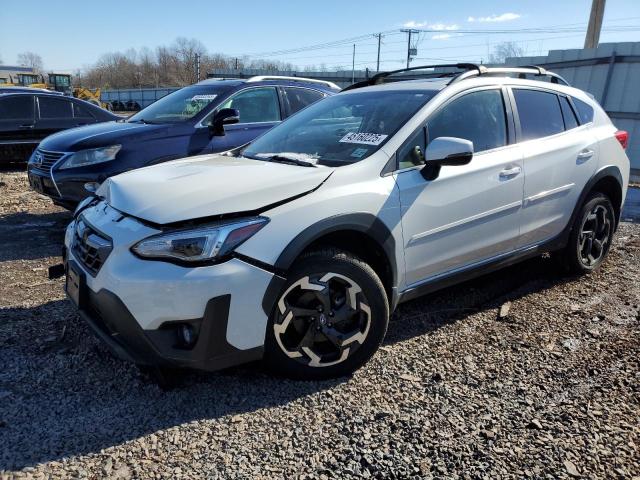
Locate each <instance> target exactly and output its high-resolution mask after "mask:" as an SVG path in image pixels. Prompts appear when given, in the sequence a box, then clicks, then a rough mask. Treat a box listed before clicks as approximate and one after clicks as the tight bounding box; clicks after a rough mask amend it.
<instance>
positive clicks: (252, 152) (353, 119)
mask: <svg viewBox="0 0 640 480" xmlns="http://www.w3.org/2000/svg"><path fill="white" fill-rule="evenodd" d="M436 93H437V92H435V91H434V92H430V91H409V90H401V91H373V92H366V91H365V92H362V91H355V92H349V93H346V94H344V95H335V96H333V97H327V98H325V99H324V100H322V101H321V102H316V103H314V104H313V105H310V106H309V108H305V109H304V110H302V111H301V112H299V113H298V114H296V115H295V116H293V117H291V118H290V119H289V120H287V121H286V122H283V123H281V124H280V125H278V126H276V127H274V128H272V129H271V130H269V131H268V132H267V133H265V134H264V135H262V136H261V137H259V138H258V139H257V140H255V141H254V142H253V143H251V144H250V145H249V146H248V147H247V148H246V149H245V150H244V151H243V152H242V155H243V156H245V157H249V158H255V159H258V160H269V158H270V157H273V156H274V155H280V156H285V157H295V158H297V159H302V160H305V161H306V162H311V163H317V164H320V165H329V166H337V167H339V166H341V165H348V164H351V163H356V162H359V161H361V160H363V159H365V158H367V157H368V156H370V155H371V154H373V153H374V152H376V151H378V150H379V149H380V148H381V147H382V146H383V145H384V144H385V142H386V141H387V140H388V139H389V138H391V137H393V135H394V134H395V133H396V132H397V131H398V129H400V127H402V126H403V125H404V124H405V123H407V121H408V120H409V119H410V118H411V117H413V116H414V115H415V114H416V112H417V111H418V110H419V109H420V108H421V107H423V106H424V104H425V103H427V102H428V101H429V100H430V99H431V98H432V97H433V96H434V95H435V94H436ZM241 114H242V111H241Z"/></svg>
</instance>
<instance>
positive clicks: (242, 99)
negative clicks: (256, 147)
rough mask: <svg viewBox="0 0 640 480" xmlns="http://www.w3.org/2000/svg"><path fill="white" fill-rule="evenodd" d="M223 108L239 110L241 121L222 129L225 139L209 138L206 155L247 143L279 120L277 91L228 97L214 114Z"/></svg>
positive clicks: (269, 89) (265, 89) (262, 90)
mask: <svg viewBox="0 0 640 480" xmlns="http://www.w3.org/2000/svg"><path fill="white" fill-rule="evenodd" d="M223 108H235V109H236V110H238V111H239V112H240V121H239V122H238V123H236V124H235V125H227V126H225V127H224V131H225V134H224V135H220V136H214V137H212V138H211V141H210V143H209V145H208V147H207V148H208V151H209V152H213V153H215V152H223V151H225V150H229V149H231V148H235V147H238V146H240V145H243V144H245V143H248V142H250V141H252V140H253V139H254V138H256V137H258V136H260V135H262V134H263V133H264V132H266V131H267V130H269V129H270V128H272V127H273V126H275V125H277V124H278V123H279V122H280V121H281V119H282V114H281V108H280V101H279V99H278V92H277V91H276V87H250V88H246V89H244V90H241V91H239V92H238V93H236V94H235V95H232V96H231V97H229V98H228V99H227V100H226V101H225V102H224V103H222V104H221V105H220V106H218V108H217V109H216V111H218V110H220V109H223ZM213 115H215V112H214V113H213ZM213 115H212V116H210V117H209V118H212V117H213Z"/></svg>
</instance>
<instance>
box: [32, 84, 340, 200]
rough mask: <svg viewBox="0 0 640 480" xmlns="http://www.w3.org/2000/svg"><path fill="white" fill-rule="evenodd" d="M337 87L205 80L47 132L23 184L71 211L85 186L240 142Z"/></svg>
mask: <svg viewBox="0 0 640 480" xmlns="http://www.w3.org/2000/svg"><path fill="white" fill-rule="evenodd" d="M337 92H339V88H338V87H337V86H336V85H335V84H333V83H331V82H325V81H320V80H312V79H305V78H298V77H252V78H249V79H247V80H216V79H209V80H204V81H202V82H199V83H197V84H195V85H191V86H189V87H185V88H182V89H180V90H177V91H175V92H173V93H171V94H169V95H167V96H166V97H163V98H161V99H160V100H158V101H157V102H155V103H153V104H151V105H149V106H148V107H147V108H145V109H143V110H141V111H140V112H138V113H136V114H135V115H133V116H131V117H130V118H128V119H126V120H120V121H114V122H107V123H101V124H98V125H90V126H86V127H80V128H74V129H72V130H67V131H64V132H61V133H57V134H55V135H51V136H50V137H47V138H46V139H45V140H43V141H42V142H41V143H40V146H39V147H38V149H37V150H36V151H35V152H33V155H31V158H30V159H29V164H28V172H29V183H30V184H31V187H32V188H33V189H34V190H36V191H38V192H39V193H42V194H44V195H47V196H49V197H51V199H52V200H53V202H54V203H56V204H58V205H61V206H63V207H66V208H73V207H74V206H75V205H77V203H78V202H80V201H81V200H82V199H84V198H85V197H87V196H88V195H89V192H88V190H87V188H89V189H91V186H92V184H98V183H101V182H103V181H104V180H105V179H106V178H108V177H110V176H113V175H117V174H119V173H122V172H125V171H128V170H132V169H135V168H140V167H144V166H147V165H153V164H156V163H160V162H166V161H168V160H173V159H176V158H182V157H188V156H192V155H200V154H206V153H216V152H223V151H226V150H230V149H232V148H235V147H238V146H240V145H244V144H246V143H248V142H250V141H252V140H253V139H254V138H256V137H257V136H258V135H260V134H262V133H263V132H265V131H267V130H268V129H270V128H271V127H273V126H274V125H276V124H277V123H279V122H281V121H282V120H284V119H285V118H287V117H288V116H290V115H292V114H294V113H295V112H297V111H298V110H300V109H302V108H304V107H306V106H307V105H310V104H311V103H314V102H316V101H318V100H321V99H322V98H324V97H326V96H328V95H333V94H335V93H337ZM87 184H89V185H87ZM85 185H87V188H85Z"/></svg>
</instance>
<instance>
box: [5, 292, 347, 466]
mask: <svg viewBox="0 0 640 480" xmlns="http://www.w3.org/2000/svg"><path fill="white" fill-rule="evenodd" d="M0 365H2V368H1V369H0V439H1V440H0V472H1V471H3V470H17V469H22V468H25V467H29V466H34V465H36V464H38V463H42V462H48V461H61V460H62V459H63V458H66V457H69V456H73V455H83V454H91V453H98V452H100V451H101V450H102V449H104V448H108V447H111V446H115V445H119V444H122V443H123V442H127V441H130V440H135V439H137V438H140V437H143V436H145V435H149V434H152V433H156V432H158V431H160V430H164V429H169V428H172V427H175V426H179V425H183V424H185V423H189V422H198V421H202V420H207V421H215V422H217V421H219V420H220V419H223V418H224V417H230V419H228V420H226V422H229V423H232V424H235V423H236V421H235V419H234V418H233V416H234V415H238V414H243V413H247V412H255V411H259V410H263V409H270V408H272V407H276V406H281V405H285V404H289V403H291V402H294V401H298V400H301V399H303V398H304V397H306V396H308V395H313V394H323V393H322V392H324V391H326V390H330V389H332V388H334V387H335V386H337V385H339V384H341V383H343V382H345V381H347V380H348V379H337V380H329V381H318V382H296V381H290V380H286V379H282V378H276V377H273V376H271V375H268V374H266V373H265V372H264V371H263V370H262V368H261V366H260V364H258V363H254V364H249V365H244V366H242V367H236V368H231V369H227V370H225V371H222V372H212V373H210V372H196V371H185V372H184V374H183V377H182V379H181V383H180V385H179V386H178V387H177V388H175V389H173V390H169V391H163V390H161V389H160V388H159V387H158V386H157V385H155V384H154V383H153V382H152V381H151V380H150V379H149V378H148V377H147V376H146V375H143V374H142V373H140V371H139V370H138V369H137V368H136V367H135V366H133V365H131V364H129V363H126V362H123V361H120V360H118V359H116V358H114V357H113V356H112V355H111V353H110V352H109V351H108V350H107V349H106V347H104V346H103V345H102V344H101V343H99V342H98V340H96V339H95V338H94V337H93V335H92V334H91V332H90V331H89V327H88V326H87V325H85V324H84V323H83V322H82V321H81V320H80V319H79V318H78V317H77V315H76V314H75V312H74V311H73V309H72V308H71V306H70V305H69V304H68V301H67V300H57V301H52V302H48V303H46V304H44V305H39V306H37V307H31V308H29V307H26V308H25V307H17V308H4V309H2V308H0ZM220 421H222V422H225V420H220ZM215 428H217V427H215Z"/></svg>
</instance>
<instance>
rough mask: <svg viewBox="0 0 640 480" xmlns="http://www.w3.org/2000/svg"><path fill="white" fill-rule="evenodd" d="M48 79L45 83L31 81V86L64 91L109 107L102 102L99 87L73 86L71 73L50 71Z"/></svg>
mask: <svg viewBox="0 0 640 480" xmlns="http://www.w3.org/2000/svg"><path fill="white" fill-rule="evenodd" d="M41 79H42V78H41ZM42 80H44V79H42ZM48 80H49V81H48V82H47V83H44V81H43V83H31V84H29V86H30V87H33V88H46V89H48V90H55V91H56V92H62V93H64V94H65V95H73V96H74V97H76V98H79V99H80V100H85V101H87V102H89V103H93V104H94V105H97V106H99V107H102V108H107V109H108V108H109V105H108V104H107V103H102V102H101V101H100V89H99V88H95V89H89V88H84V87H73V86H71V75H69V74H68V73H50V74H49V78H48Z"/></svg>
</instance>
